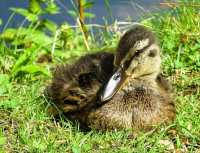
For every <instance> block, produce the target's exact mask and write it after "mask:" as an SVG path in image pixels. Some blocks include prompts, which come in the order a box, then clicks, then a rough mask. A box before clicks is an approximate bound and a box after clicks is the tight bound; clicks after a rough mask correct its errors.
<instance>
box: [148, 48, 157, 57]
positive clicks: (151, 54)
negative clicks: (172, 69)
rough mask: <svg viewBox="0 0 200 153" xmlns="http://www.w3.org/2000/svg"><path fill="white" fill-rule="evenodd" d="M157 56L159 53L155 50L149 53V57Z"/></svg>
mask: <svg viewBox="0 0 200 153" xmlns="http://www.w3.org/2000/svg"><path fill="white" fill-rule="evenodd" d="M156 54H157V51H156V50H155V49H152V50H150V51H149V55H148V56H150V57H155V56H156Z"/></svg>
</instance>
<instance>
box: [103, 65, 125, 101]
mask: <svg viewBox="0 0 200 153" xmlns="http://www.w3.org/2000/svg"><path fill="white" fill-rule="evenodd" d="M124 80H125V73H124V71H123V70H122V68H118V69H117V70H116V71H115V72H114V74H113V75H112V76H111V77H110V79H109V80H108V82H107V83H106V84H105V86H104V88H103V90H102V91H101V95H100V100H101V102H104V101H108V100H110V99H111V98H112V97H113V96H114V95H115V94H116V93H117V91H118V90H119V89H120V87H121V85H122V84H123V82H124Z"/></svg>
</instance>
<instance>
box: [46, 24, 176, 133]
mask: <svg viewBox="0 0 200 153" xmlns="http://www.w3.org/2000/svg"><path fill="white" fill-rule="evenodd" d="M160 54H161V52H160V47H159V44H158V42H157V39H156V37H155V35H154V33H153V32H152V31H151V30H149V29H148V28H146V27H144V26H141V25H135V26H134V27H133V28H131V29H130V30H128V31H127V32H126V33H125V34H124V35H123V36H122V37H121V39H120V40H119V43H118V46H117V48H116V51H115V53H114V54H113V53H108V52H98V53H94V54H87V55H85V56H83V57H81V58H80V59H79V60H77V61H76V62H75V63H73V64H71V65H68V64H65V65H60V66H57V68H56V69H55V71H54V74H53V79H52V82H51V84H50V85H48V86H47V87H46V90H45V95H46V97H48V99H50V100H51V101H53V103H54V105H55V106H56V107H57V109H56V108H55V107H51V108H50V109H49V112H50V113H51V114H53V115H54V116H55V115H57V114H58V110H61V111H62V112H63V113H64V114H65V115H66V117H68V118H69V119H70V120H77V121H78V122H79V123H80V124H81V125H83V127H87V128H89V129H95V130H116V129H117V130H120V129H126V128H131V129H134V130H135V131H138V130H139V131H140V130H149V129H152V128H153V127H154V126H157V125H160V124H168V123H171V122H173V121H174V119H175V116H176V115H175V114H176V109H175V104H174V101H173V97H172V87H171V85H170V83H169V82H168V80H167V79H166V78H165V77H164V76H163V75H162V73H161V66H160V65H161V57H160Z"/></svg>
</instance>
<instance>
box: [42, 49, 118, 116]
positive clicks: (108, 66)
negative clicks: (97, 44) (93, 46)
mask: <svg viewBox="0 0 200 153" xmlns="http://www.w3.org/2000/svg"><path fill="white" fill-rule="evenodd" d="M113 61H114V55H113V54H112V53H110V52H106V51H103V52H102V51H101V52H95V53H91V54H86V55H84V56H82V57H80V58H79V59H78V60H76V61H75V62H74V63H72V64H61V65H57V66H56V67H55V70H54V71H53V77H52V81H51V83H50V84H48V85H47V86H46V88H45V90H44V95H45V97H46V98H47V100H48V102H51V104H52V105H51V106H50V107H49V108H48V113H49V114H51V115H53V116H57V115H59V112H62V113H64V114H65V115H66V116H67V117H69V118H70V116H72V114H76V113H77V112H78V113H80V111H81V110H82V109H84V111H86V109H85V108H87V109H88V110H89V108H90V107H95V105H96V101H97V98H98V97H97V93H98V91H99V89H100V88H101V86H102V85H103V83H104V82H106V80H108V79H109V77H110V75H111V74H112V71H113ZM74 118H75V117H74Z"/></svg>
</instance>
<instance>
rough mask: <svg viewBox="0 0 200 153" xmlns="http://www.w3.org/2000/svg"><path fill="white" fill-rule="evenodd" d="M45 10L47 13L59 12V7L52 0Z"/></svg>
mask: <svg viewBox="0 0 200 153" xmlns="http://www.w3.org/2000/svg"><path fill="white" fill-rule="evenodd" d="M45 11H46V12H47V13H50V14H57V13H59V8H58V6H57V5H56V4H55V3H54V2H53V1H50V2H49V3H48V4H47V7H46V8H45Z"/></svg>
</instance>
